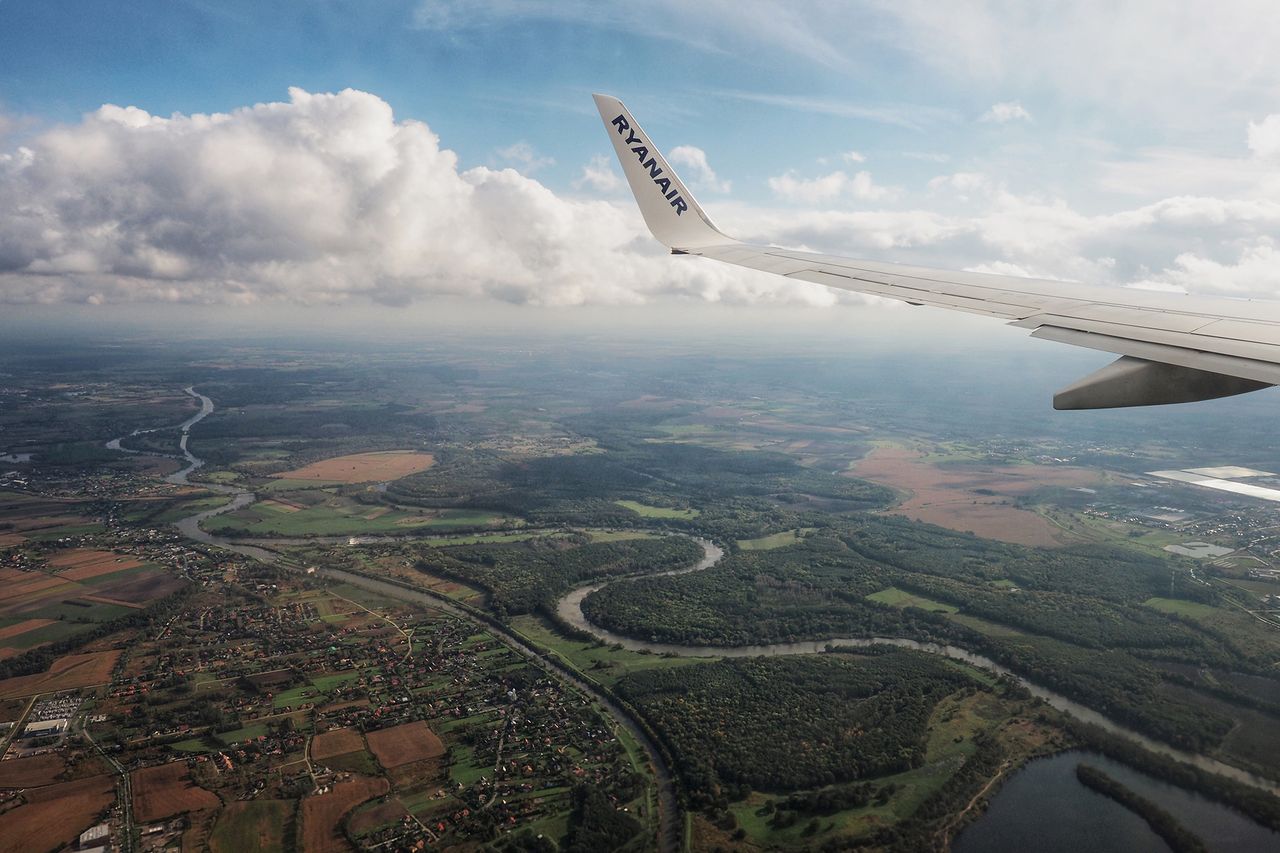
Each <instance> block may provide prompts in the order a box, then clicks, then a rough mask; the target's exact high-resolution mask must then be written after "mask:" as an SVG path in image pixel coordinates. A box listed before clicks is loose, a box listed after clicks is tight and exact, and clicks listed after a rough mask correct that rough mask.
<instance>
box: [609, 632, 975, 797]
mask: <svg viewBox="0 0 1280 853" xmlns="http://www.w3.org/2000/svg"><path fill="white" fill-rule="evenodd" d="M973 685H974V682H973V681H972V680H971V679H969V678H968V677H967V676H966V675H964V674H963V673H962V672H961V671H960V670H959V669H957V668H955V667H953V666H950V665H948V664H947V663H946V662H945V661H942V660H939V659H938V658H936V657H932V656H929V655H925V654H921V653H917V652H908V651H902V650H883V651H880V653H871V654H847V653H835V654H829V655H819V656H814V657H792V658H751V659H738V660H726V661H722V662H719V663H709V664H702V665H699V666H688V667H679V668H675V669H651V670H647V671H643V672H635V673H632V674H630V675H627V676H626V677H625V678H623V679H622V680H621V681H620V682H619V683H618V685H617V687H616V690H617V692H618V694H619V695H620V696H622V697H623V698H624V699H626V700H627V701H629V702H630V703H632V704H633V705H634V706H635V707H637V708H638V709H639V710H640V712H641V713H642V714H644V716H645V717H646V719H648V720H649V722H650V724H651V725H652V726H653V728H654V729H655V730H656V731H657V732H658V733H659V734H660V736H661V737H662V738H663V739H664V740H665V741H666V742H667V744H668V745H669V746H670V748H671V750H672V751H673V752H674V753H675V754H676V755H677V756H678V757H679V766H680V773H681V776H682V778H683V780H684V783H685V785H686V788H687V790H688V792H689V794H690V796H691V798H692V799H693V801H694V802H695V803H699V804H706V803H710V802H712V801H714V800H716V799H718V798H720V797H723V796H727V797H728V799H730V800H733V799H738V798H740V797H741V796H742V795H743V794H744V793H745V792H746V790H748V789H754V790H760V791H781V792H786V791H796V790H803V789H806V788H816V787H821V786H826V785H832V784H836V783H845V782H850V781H856V780H865V779H873V778H876V777H878V776H884V775H887V774H891V773H897V772H901V771H903V770H907V769H910V768H912V767H916V766H918V765H919V764H920V763H921V762H922V761H923V759H924V740H925V729H926V725H927V723H928V720H929V715H930V713H931V712H932V711H933V708H934V706H935V705H936V704H937V702H938V701H939V700H940V699H941V698H942V697H943V696H945V695H947V694H949V693H951V692H953V691H955V690H959V689H961V688H963V687H967V686H973Z"/></svg>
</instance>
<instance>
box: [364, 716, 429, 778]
mask: <svg viewBox="0 0 1280 853" xmlns="http://www.w3.org/2000/svg"><path fill="white" fill-rule="evenodd" d="M366 737H367V738H368V740H369V750H370V751H371V752H372V753H373V754H374V756H375V757H376V758H377V759H378V763H379V764H381V765H382V766H383V767H385V768H387V769H391V768H393V767H399V766H400V765H402V764H412V763H413V762H415V761H425V760H426V759H429V758H439V757H440V756H442V755H444V744H443V743H442V742H441V740H440V738H439V737H437V736H436V734H435V733H434V732H433V731H431V729H429V728H427V724H426V723H423V722H416V723H404V724H402V725H399V726H392V727H391V728H388V729H378V730H376V731H371V732H369V733H368V734H367V735H366Z"/></svg>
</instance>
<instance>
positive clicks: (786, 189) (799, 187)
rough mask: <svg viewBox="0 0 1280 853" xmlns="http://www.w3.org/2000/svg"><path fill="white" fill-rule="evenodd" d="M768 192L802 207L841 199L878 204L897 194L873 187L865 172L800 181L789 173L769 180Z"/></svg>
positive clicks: (844, 173)
mask: <svg viewBox="0 0 1280 853" xmlns="http://www.w3.org/2000/svg"><path fill="white" fill-rule="evenodd" d="M769 189H771V190H773V194H774V195H776V196H777V197H778V198H781V199H785V200H787V201H793V202H801V203H803V204H817V203H820V202H831V201H836V200H838V199H841V198H844V197H849V198H854V199H858V200H859V201H879V200H882V199H888V198H892V197H893V196H894V195H895V194H896V190H894V189H892V188H890V187H882V186H880V185H879V184H877V183H875V181H873V180H872V179H871V173H870V172H866V171H861V172H855V173H854V174H849V173H848V172H841V171H836V172H831V173H830V174H827V175H823V176H821V177H818V178H801V177H799V176H798V175H796V173H795V172H791V171H788V172H786V173H784V174H781V175H777V176H775V177H772V178H769Z"/></svg>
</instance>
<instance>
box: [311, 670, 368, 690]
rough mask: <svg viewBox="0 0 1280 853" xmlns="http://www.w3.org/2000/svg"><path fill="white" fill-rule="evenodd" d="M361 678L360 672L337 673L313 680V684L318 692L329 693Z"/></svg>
mask: <svg viewBox="0 0 1280 853" xmlns="http://www.w3.org/2000/svg"><path fill="white" fill-rule="evenodd" d="M359 677H360V672H359V671H358V670H353V671H352V672H336V673H334V674H333V675H321V676H317V677H316V678H312V679H311V683H312V684H314V685H315V686H316V689H317V690H320V691H321V692H324V693H328V692H330V691H331V690H333V689H334V688H335V687H339V686H341V685H343V684H349V683H351V682H352V681H355V680H356V679H358V678H359Z"/></svg>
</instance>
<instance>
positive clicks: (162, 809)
mask: <svg viewBox="0 0 1280 853" xmlns="http://www.w3.org/2000/svg"><path fill="white" fill-rule="evenodd" d="M704 346H705V344H701V343H699V344H695V345H690V344H688V343H686V342H682V341H680V340H676V339H673V340H667V341H660V340H654V339H653V338H649V339H647V340H640V339H636V340H633V341H627V340H615V341H612V342H606V341H604V340H603V339H602V338H600V337H598V336H591V335H588V336H583V337H569V338H555V339H550V338H546V337H541V338H540V337H538V336H536V335H535V336H531V337H528V338H525V339H514V340H513V339H511V338H509V337H508V338H506V339H504V340H499V339H492V340H476V339H474V338H472V339H470V340H467V341H463V340H461V339H456V340H450V339H441V338H437V339H435V340H434V341H433V342H432V343H423V342H418V343H414V344H412V345H407V344H403V343H401V344H392V343H384V344H379V345H372V344H363V345H358V344H351V343H347V342H343V343H334V344H329V345H317V344H307V343H305V342H302V341H294V342H283V341H279V340H277V341H261V340H252V339H248V338H245V339H241V340H239V341H237V342H235V343H218V342H215V341H212V340H202V341H192V340H190V339H188V340H184V341H181V342H177V341H163V340H155V339H145V338H137V339H133V340H121V339H119V338H112V339H111V340H110V341H109V342H106V341H102V340H98V341H95V340H93V337H92V335H91V334H90V335H88V336H85V337H82V338H81V339H80V341H79V342H78V343H76V344H75V345H72V346H68V345H66V344H59V345H58V346H56V347H55V346H51V345H42V344H40V343H38V342H36V341H15V342H14V343H13V344H12V345H9V346H7V347H6V351H5V352H4V365H5V370H4V375H3V383H2V387H0V404H2V406H0V435H3V436H4V440H5V445H4V449H5V451H6V452H5V454H4V460H5V464H4V465H3V466H0V468H3V469H4V470H3V471H0V480H2V481H3V482H2V484H0V501H3V503H2V504H0V512H2V514H3V516H2V518H0V525H2V526H3V527H2V532H0V536H2V537H3V538H2V539H0V548H2V549H3V550H2V551H0V559H2V560H3V564H2V565H3V568H0V571H3V572H4V575H3V578H4V587H3V597H2V598H0V608H2V610H0V620H2V621H0V632H2V634H0V636H3V647H2V648H0V674H2V675H3V678H2V679H0V702H2V703H3V704H0V716H3V717H4V720H3V721H0V725H3V727H4V729H5V731H4V742H3V743H4V748H5V756H4V760H3V761H0V786H4V795H3V796H4V803H3V808H4V811H3V813H0V823H2V824H3V826H4V827H5V830H6V831H5V833H4V837H5V839H6V840H5V841H4V842H3V844H4V846H5V848H6V849H13V850H23V849H38V848H40V847H41V845H44V846H45V847H49V848H52V847H55V846H58V845H62V844H75V843H79V844H80V845H81V846H82V847H87V846H92V845H91V844H89V840H94V839H101V840H103V841H110V842H111V843H112V844H113V845H115V846H117V847H121V848H125V849H146V850H150V849H157V850H158V849H169V848H175V849H176V848H178V847H181V848H182V849H211V850H215V851H216V850H229V849H233V848H236V847H241V848H245V847H248V848H250V849H279V850H284V849H307V850H312V849H315V850H339V849H351V848H355V849H382V848H386V847H390V848H392V849H410V848H413V847H415V846H417V845H418V844H419V843H422V844H425V845H427V846H431V847H442V848H452V847H457V848H465V847H468V846H473V845H481V846H491V847H493V848H494V849H501V850H506V849H511V850H516V849H547V850H551V849H566V850H568V849H572V850H602V849H635V850H644V849H660V850H678V849H691V850H714V849H831V850H835V849H851V848H868V849H894V850H898V849H900V850H913V849H924V848H928V847H932V846H939V845H943V846H945V845H947V844H954V847H955V849H957V850H976V849H992V846H993V845H992V843H991V840H990V839H991V838H996V839H1002V840H1001V841H1000V842H999V843H998V844H996V845H994V846H1006V847H1007V846H1016V841H1015V839H1017V838H1019V835H1018V833H1021V832H1026V831H1027V830H1028V827H1026V826H1025V825H1021V824H1020V823H1019V820H1020V819H1019V818H1018V816H1017V815H1018V814H1022V815H1023V817H1022V818H1021V820H1023V821H1025V819H1026V818H1025V811H1023V812H1018V811H1015V812H1014V813H1013V814H1012V815H1011V814H1007V813H1006V809H1005V807H1004V802H1005V799H1006V798H1013V799H1014V800H1017V798H1022V799H1024V800H1025V799H1026V798H1031V800H1033V801H1034V809H1035V812H1036V821H1037V822H1038V823H1043V822H1045V821H1048V822H1053V821H1058V822H1059V825H1058V826H1057V829H1058V830H1059V831H1060V833H1061V837H1062V838H1063V843H1064V845H1066V846H1070V845H1072V844H1076V843H1080V838H1079V837H1078V836H1075V835H1073V834H1072V832H1073V831H1072V827H1071V816H1070V809H1072V808H1086V809H1090V810H1093V811H1094V812H1096V814H1097V815H1098V817H1097V818H1096V820H1095V822H1094V825H1093V827H1092V831H1093V832H1099V831H1105V832H1107V833H1108V834H1110V835H1112V837H1113V843H1116V844H1120V845H1121V846H1119V847H1113V848H1105V849H1133V848H1131V847H1130V844H1131V842H1133V843H1136V844H1138V845H1147V846H1151V844H1152V843H1153V842H1154V843H1156V844H1158V843H1160V840H1159V839H1161V838H1163V839H1164V841H1165V842H1167V843H1170V846H1173V845H1175V844H1182V845H1183V846H1175V847H1174V849H1263V848H1265V847H1266V846H1268V845H1270V844H1273V843H1274V842H1275V840H1276V838H1277V834H1276V830H1277V829H1280V800H1277V798H1276V794H1275V792H1276V788H1277V786H1278V785H1280V704H1278V701H1280V680H1277V678H1276V675H1275V671H1274V667H1275V662H1276V659H1277V653H1278V651H1280V621H1277V615H1278V614H1280V604H1277V602H1280V598H1277V596H1280V567H1278V566H1277V564H1276V562H1275V556H1274V551H1275V546H1274V545H1273V544H1271V543H1272V542H1273V541H1274V534H1272V533H1270V532H1269V531H1271V530H1274V529H1275V527H1276V525H1277V523H1278V522H1277V515H1278V513H1280V507H1277V506H1275V505H1274V504H1270V503H1268V502H1267V501H1264V500H1259V499H1257V498H1255V497H1252V496H1242V495H1239V494H1234V493H1231V492H1224V491H1221V490H1215V489H1213V488H1205V487H1202V486H1198V485H1196V484H1195V483H1192V482H1185V481H1178V480H1172V479H1166V478H1165V477H1162V476H1159V475H1157V474H1153V473H1151V472H1158V471H1165V472H1167V471H1169V470H1177V469H1178V468H1203V467H1205V466H1203V465H1201V464H1200V463H1202V462H1205V461H1209V462H1213V463H1226V462H1231V463H1242V464H1240V465H1237V466H1236V467H1237V468H1239V469H1240V470H1238V471H1218V472H1216V473H1218V474H1220V475H1227V476H1236V477H1243V478H1247V480H1248V481H1249V482H1253V483H1256V484H1264V483H1267V482H1275V481H1276V480H1277V477H1276V475H1273V474H1268V473H1266V472H1265V471H1262V470H1260V469H1257V468H1252V467H1247V466H1255V465H1263V464H1265V459H1266V457H1265V455H1262V454H1260V453H1259V452H1258V451H1256V450H1251V449H1250V446H1249V444H1248V443H1247V442H1242V443H1241V444H1240V445H1239V446H1233V445H1231V444H1230V440H1231V431H1230V430H1228V431H1225V434H1220V435H1218V436H1216V437H1215V438H1216V440H1215V441H1214V442H1213V445H1212V446H1211V447H1206V446H1202V445H1197V444H1188V443H1184V442H1183V440H1182V437H1180V436H1176V435H1175V436H1169V437H1166V436H1163V435H1151V434H1149V432H1148V430H1149V426H1150V423H1151V422H1152V418H1151V416H1150V415H1149V414H1145V413H1144V414H1138V415H1134V414H1132V413H1126V415H1125V416H1123V417H1121V418H1119V419H1117V420H1115V421H1114V422H1113V423H1111V424H1108V425H1107V426H1106V431H1107V432H1108V433H1110V435H1111V438H1110V439H1109V440H1107V441H1105V442H1103V441H1100V440H1099V439H1098V437H1097V436H1096V435H1094V434H1093V433H1094V432H1095V431H1096V430H1098V429H1099V428H1100V427H1099V425H1096V424H1094V425H1089V424H1083V423H1076V424H1073V425H1072V424H1068V425H1063V424H1061V423H1060V422H1058V423H1055V422H1052V421H1050V420H1047V419H1048V418H1051V417H1052V416H1051V415H1048V414H1047V413H1043V419H1042V417H1041V416H1042V412H1041V411H1040V409H1039V408H1038V407H1037V408H1035V409H1030V408H1029V407H1027V406H1026V403H1025V400H1026V399H1030V398H1032V397H1034V389H1028V388H1026V387H1013V388H1010V389H1009V390H1008V400H1009V405H1008V406H1007V407H1006V408H1005V411H1007V412H1009V413H1010V417H1009V419H1008V420H1007V421H1006V423H1005V424H1004V425H1002V428H1001V430H1000V431H999V433H987V434H986V436H985V437H983V433H984V430H983V429H982V424H981V422H970V421H967V420H965V419H964V415H963V407H959V408H957V407H954V406H953V405H952V402H953V401H951V400H948V399H947V395H945V394H944V395H941V396H939V397H937V398H936V399H935V400H934V403H933V404H925V403H922V404H921V406H917V407H907V408H903V411H904V412H906V414H905V415H904V416H903V417H902V418H895V417H893V416H892V415H891V414H890V412H891V411H892V410H893V409H894V408H897V407H899V406H901V404H902V402H903V400H904V398H905V399H909V398H911V397H913V396H914V392H913V389H912V388H911V387H910V386H911V377H912V376H923V375H925V374H936V373H937V372H938V370H939V368H938V367H937V366H936V365H935V366H932V367H930V366H927V365H924V364H915V365H912V366H910V367H909V368H906V369H904V370H903V371H902V374H901V375H900V376H899V377H898V381H895V382H893V383H888V382H885V381H884V380H883V379H882V378H879V377H877V376H876V374H875V373H874V371H871V370H868V364H867V360H866V353H865V352H861V353H860V352H859V351H858V350H857V349H856V348H851V347H849V346H847V345H842V344H841V343H840V342H838V341H832V342H827V343H820V342H814V341H812V340H810V341H808V342H806V343H805V344H804V345H803V346H797V345H794V344H790V345H789V344H788V343H787V342H786V341H785V340H784V339H782V338H781V337H780V338H779V339H778V340H777V341H776V342H774V344H773V345H772V346H771V348H770V353H769V355H768V356H767V357H761V356H758V355H755V354H753V353H752V352H751V351H750V349H749V348H748V347H745V346H743V345H742V344H741V343H734V342H733V341H732V340H728V341H723V342H718V343H717V344H716V346H715V347H714V351H708V350H706V349H703V347H704ZM588 356H590V357H588ZM978 357H979V358H981V357H982V356H980V355H979V356H978ZM708 359H711V360H713V361H714V363H715V365H716V367H715V371H714V374H708V373H707V372H705V371H704V370H702V369H701V368H702V367H704V366H705V364H706V363H707V360H708ZM922 360H923V359H922ZM780 362H781V363H785V365H786V367H785V369H784V368H780V367H779V366H778V365H779V363H780ZM709 375H714V380H713V381H708V376H709ZM798 376H799V377H804V378H803V379H797V378H796V377H798ZM957 393H958V392H957ZM895 401H896V402H895ZM929 405H936V406H937V407H939V409H940V410H944V409H945V410H947V411H950V412H951V413H952V415H951V417H952V421H951V423H948V424H946V425H945V427H943V428H939V427H930V426H928V425H927V424H928V422H929V420H930V415H929V413H928V412H926V411H922V408H928V407H929ZM1275 405H1276V404H1275V403H1274V402H1273V401H1272V402H1270V404H1269V406H1268V407H1267V412H1259V413H1258V414H1257V415H1256V417H1260V418H1261V417H1264V416H1270V415H1269V412H1270V411H1271V410H1273V409H1274V407H1275ZM1022 408H1026V409H1027V411H1026V412H1025V413H1022V412H1021V409H1022ZM1020 413H1022V414H1025V418H1026V420H1025V422H1021V423H1017V422H1016V421H1017V420H1018V418H1017V416H1018V415H1019V414H1020ZM1206 414H1207V413H1206ZM1242 426H1243V425H1242ZM1246 434H1247V430H1245V429H1242V431H1241V433H1240V435H1241V436H1243V435H1246ZM1219 467H1221V465H1219ZM1188 479H1194V477H1190V478H1188ZM1077 768H1081V770H1080V772H1081V773H1082V774H1084V775H1082V776H1081V779H1080V780H1079V781H1077V780H1076V772H1077ZM1086 771H1087V772H1086ZM1033 772H1035V773H1041V774H1046V773H1047V774H1049V778H1047V779H1045V780H1041V782H1040V783H1039V784H1040V785H1042V786H1050V790H1052V791H1053V793H1049V792H1048V791H1045V792H1041V793H1037V792H1036V791H1035V790H1032V791H1025V790H1023V789H1022V787H1021V784H1024V783H1023V780H1025V779H1027V778H1028V776H1027V774H1030V773H1033ZM1090 773H1092V774H1095V775H1096V777H1097V778H1095V777H1093V776H1089V775H1088V774H1090ZM1099 779H1101V780H1102V781H1101V782H1099V781H1098V780H1099ZM1086 784H1088V786H1089V787H1085V785H1086ZM1099 785H1101V786H1102V787H1106V786H1113V787H1115V788H1116V789H1117V790H1118V791H1119V792H1121V793H1118V794H1117V793H1115V792H1112V793H1110V794H1109V795H1108V796H1109V799H1103V795H1101V794H1096V793H1093V791H1094V790H1097V789H1098V787H1099ZM1054 786H1056V787H1054ZM1091 789H1092V790H1091ZM1127 798H1139V799H1141V800H1142V801H1143V802H1145V804H1146V806H1147V807H1151V808H1153V809H1154V810H1155V812H1156V813H1157V814H1158V815H1160V817H1158V818H1153V819H1152V820H1151V821H1150V822H1144V819H1143V818H1144V817H1145V816H1146V815H1145V813H1144V812H1143V811H1142V809H1141V808H1137V809H1135V808H1133V807H1132V805H1131V803H1130V802H1129V800H1128V799H1127ZM1050 801H1058V802H1057V806H1058V808H1060V809H1062V810H1063V811H1061V812H1055V811H1054V810H1053V809H1051V808H1050ZM1153 804H1154V805H1153ZM1186 804H1189V805H1186ZM1024 807H1025V804H1024ZM55 814H56V815H57V816H58V817H57V819H56V821H55V820H52V816H53V815H55ZM1161 820H1167V821H1169V825H1168V826H1166V825H1165V824H1162V823H1161ZM1099 822H1101V828H1100V827H1099ZM1170 827H1172V828H1170ZM1157 832H1159V835H1157V834H1156V833H1157ZM84 833H89V834H90V835H89V836H87V837H86V838H87V839H88V840H82V839H81V836H82V835H83V834H84ZM55 834H56V837H55ZM984 839H985V840H984ZM1134 839H1136V842H1134ZM1171 839H1174V840H1172V841H1171ZM1178 839H1181V840H1178ZM1186 839H1191V842H1190V843H1191V845H1192V846H1186V843H1185V842H1186ZM1197 844H1198V845H1201V846H1200V847H1196V846H1194V845H1197ZM130 845H133V846H132V847H130ZM1066 846H1064V847H1063V849H1066ZM1153 849H1159V848H1158V847H1154V848H1153Z"/></svg>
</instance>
